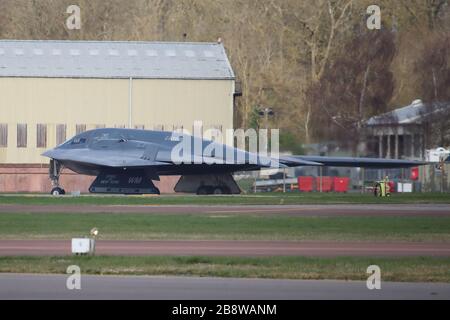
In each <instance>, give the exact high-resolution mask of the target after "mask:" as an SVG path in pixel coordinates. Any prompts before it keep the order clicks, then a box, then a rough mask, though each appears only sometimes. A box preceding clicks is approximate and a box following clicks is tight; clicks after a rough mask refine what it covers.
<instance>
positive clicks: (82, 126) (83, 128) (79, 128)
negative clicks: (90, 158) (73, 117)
mask: <svg viewBox="0 0 450 320" xmlns="http://www.w3.org/2000/svg"><path fill="white" fill-rule="evenodd" d="M85 131H86V125H85V124H77V126H76V135H79V134H80V133H83V132H85Z"/></svg>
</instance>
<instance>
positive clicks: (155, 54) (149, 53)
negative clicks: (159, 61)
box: [145, 50, 158, 57]
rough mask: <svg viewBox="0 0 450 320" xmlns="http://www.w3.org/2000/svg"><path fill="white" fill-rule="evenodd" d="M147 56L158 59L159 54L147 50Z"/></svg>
mask: <svg viewBox="0 0 450 320" xmlns="http://www.w3.org/2000/svg"><path fill="white" fill-rule="evenodd" d="M145 54H146V55H147V56H149V57H157V56H158V52H157V51H155V50H147V51H145Z"/></svg>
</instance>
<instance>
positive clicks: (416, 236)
mask: <svg viewBox="0 0 450 320" xmlns="http://www.w3.org/2000/svg"><path fill="white" fill-rule="evenodd" d="M338 203H343V204H351V203H357V204H405V203H406V204H420V203H427V204H428V203H441V204H442V203H444V204H445V203H449V204H450V195H449V194H440V193H439V194H438V193H433V194H395V195H393V196H392V197H391V198H384V199H383V198H375V197H373V196H372V195H369V194H365V195H362V194H318V193H313V194H300V193H291V194H290V193H288V194H259V195H241V196H213V197H210V196H208V197H206V196H203V197H202V196H185V195H183V196H178V195H177V196H157V197H155V196H81V197H71V196H66V197H58V198H55V197H49V196H42V195H36V196H33V195H0V204H22V205H29V206H39V205H56V206H58V205H67V204H71V205H96V204H98V205H267V204H285V205H287V204H329V205H333V204H338ZM24 211H26V208H25V209H24ZM93 227H97V228H99V230H100V238H99V240H100V241H101V240H102V239H111V240H116V239H124V240H180V239H185V240H194V239H201V240H219V239H223V240H331V241H383V242H386V241H393V242H394V241H399V242H400V241H401V242H421V241H437V242H449V241H450V217H445V216H442V217H436V216H434V217H426V216H425V217H395V216H385V217H376V216H370V217H355V216H353V217H352V216H347V217H345V216H344V217H343V216H340V217H305V216H286V215H280V216H277V215H251V214H246V215H233V214H227V215H220V214H201V215H196V214H183V215H177V214H170V215H164V214H130V213H127V214H121V213H83V214H81V213H27V212H22V213H1V214H0V240H1V239H66V240H67V239H70V238H72V237H79V236H85V235H87V234H88V232H89V230H90V229H91V228H93ZM73 264H75V265H79V266H80V267H81V270H82V272H83V273H84V274H123V275H181V276H217V277H245V278H279V279H345V280H366V279H367V274H366V269H367V267H368V266H369V265H372V264H376V265H379V266H380V267H381V270H382V277H383V279H384V280H385V281H412V282H414V281H417V282H418V281H421V282H450V258H431V257H423V258H359V257H354V258H350V257H347V258H346V257H339V258H307V257H264V258H239V257H102V256H96V257H0V272H18V273H21V272H23V273H60V274H61V273H65V271H66V268H67V266H69V265H73Z"/></svg>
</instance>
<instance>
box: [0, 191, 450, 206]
mask: <svg viewBox="0 0 450 320" xmlns="http://www.w3.org/2000/svg"><path fill="white" fill-rule="evenodd" d="M338 203H359V204H378V203H379V204H405V203H406V204H417V203H427V204H428V203H449V204H450V193H411V194H394V195H392V197H390V198H377V197H374V196H373V195H372V194H360V193H348V194H336V193H299V192H292V193H285V194H281V193H261V194H249V195H235V196H196V195H163V196H120V195H119V196H92V195H83V196H80V197H72V196H64V197H52V196H47V195H0V204H25V205H66V204H77V205H84V204H90V205H108V204H111V205H144V204H155V205H213V204H214V205H220V204H222V205H266V204H272V205H274V204H338Z"/></svg>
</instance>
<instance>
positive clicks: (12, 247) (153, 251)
mask: <svg viewBox="0 0 450 320" xmlns="http://www.w3.org/2000/svg"><path fill="white" fill-rule="evenodd" d="M70 254H71V242H70V240H0V256H55V255H70ZM96 254H97V255H121V256H244V257H248V256H253V257H258V256H310V257H338V256H370V257H400V256H402V257H411V256H436V257H449V256H450V243H389V242H386V243H380V242H332V241H309V242H303V241H232V240H230V241H223V240H218V241H213V240H211V241H209V240H202V241H195V240H194V241H184V240H182V241H171V240H168V241H122V240H117V241H108V240H98V241H97V243H96Z"/></svg>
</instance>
